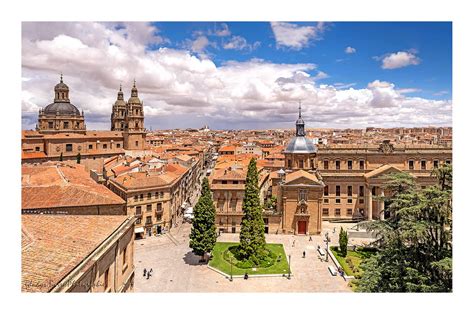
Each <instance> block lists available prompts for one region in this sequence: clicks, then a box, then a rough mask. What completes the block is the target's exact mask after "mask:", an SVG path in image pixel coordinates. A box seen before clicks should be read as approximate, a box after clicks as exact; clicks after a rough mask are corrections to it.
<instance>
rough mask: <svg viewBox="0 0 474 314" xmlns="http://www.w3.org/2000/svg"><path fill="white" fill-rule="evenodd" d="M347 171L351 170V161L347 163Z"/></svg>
mask: <svg viewBox="0 0 474 314" xmlns="http://www.w3.org/2000/svg"><path fill="white" fill-rule="evenodd" d="M347 169H349V170H352V160H348V161H347Z"/></svg>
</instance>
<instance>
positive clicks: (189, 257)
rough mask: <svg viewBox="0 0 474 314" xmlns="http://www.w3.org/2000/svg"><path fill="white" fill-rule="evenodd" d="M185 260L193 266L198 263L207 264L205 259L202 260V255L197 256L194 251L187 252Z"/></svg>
mask: <svg viewBox="0 0 474 314" xmlns="http://www.w3.org/2000/svg"><path fill="white" fill-rule="evenodd" d="M183 261H184V262H185V263H186V264H187V265H193V266H197V265H205V264H206V262H205V261H201V256H197V255H195V254H194V253H193V251H189V252H188V253H186V254H185V255H184V256H183Z"/></svg>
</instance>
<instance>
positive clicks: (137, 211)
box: [135, 206, 142, 215]
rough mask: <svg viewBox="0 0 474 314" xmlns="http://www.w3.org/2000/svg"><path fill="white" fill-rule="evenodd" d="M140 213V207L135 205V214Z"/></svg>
mask: <svg viewBox="0 0 474 314" xmlns="http://www.w3.org/2000/svg"><path fill="white" fill-rule="evenodd" d="M141 214H142V207H141V206H135V215H141Z"/></svg>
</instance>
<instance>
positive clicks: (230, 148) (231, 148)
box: [219, 145, 235, 152]
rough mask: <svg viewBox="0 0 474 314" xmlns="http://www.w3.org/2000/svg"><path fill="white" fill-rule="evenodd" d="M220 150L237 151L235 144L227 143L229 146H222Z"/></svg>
mask: <svg viewBox="0 0 474 314" xmlns="http://www.w3.org/2000/svg"><path fill="white" fill-rule="evenodd" d="M219 151H220V152H235V146H234V145H227V146H222V147H221V148H219Z"/></svg>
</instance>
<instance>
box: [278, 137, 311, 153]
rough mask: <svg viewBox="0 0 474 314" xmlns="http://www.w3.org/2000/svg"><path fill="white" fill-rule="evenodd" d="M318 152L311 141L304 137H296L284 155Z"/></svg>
mask: <svg viewBox="0 0 474 314" xmlns="http://www.w3.org/2000/svg"><path fill="white" fill-rule="evenodd" d="M317 151H318V150H317V148H316V146H314V144H313V142H311V140H309V139H307V138H306V137H304V136H295V137H293V138H292V139H291V141H290V142H289V143H288V145H287V146H286V149H285V150H284V153H296V154H310V153H316V152H317Z"/></svg>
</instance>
